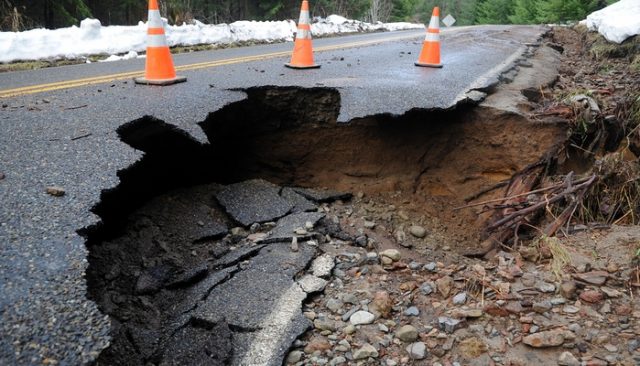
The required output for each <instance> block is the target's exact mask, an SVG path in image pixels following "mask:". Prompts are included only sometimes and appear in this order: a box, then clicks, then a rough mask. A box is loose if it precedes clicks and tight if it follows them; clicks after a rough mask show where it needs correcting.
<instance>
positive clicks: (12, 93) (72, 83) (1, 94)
mask: <svg viewBox="0 0 640 366" xmlns="http://www.w3.org/2000/svg"><path fill="white" fill-rule="evenodd" d="M418 36H419V35H411V36H409V35H402V36H396V37H388V38H382V39H376V40H370V41H361V42H351V43H345V44H340V45H334V46H324V47H318V48H316V49H315V51H316V52H325V51H333V50H339V49H345V48H353V47H362V46H369V45H373V44H377V43H383V42H391V41H400V40H405V39H412V38H417V37H418ZM290 54H291V52H290V51H282V52H272V53H265V54H261V55H255V56H245V57H237V58H230V59H224V60H217V61H208V62H200V63H195V64H189V65H182V66H177V67H176V71H190V70H199V69H204V68H209V67H216V66H223V65H232V64H238V63H243V62H251V61H261V60H268V59H273V58H277V57H284V56H288V55H290ZM143 74H144V71H133V72H124V73H119V74H111V75H103V76H96V77H91V78H84V79H76V80H65V81H59V82H54V83H48V84H38V85H30V86H24V87H20V88H14V89H6V90H0V98H10V97H16V96H20V95H28V94H36V93H43V92H48V91H55V90H61V89H70V88H77V87H82V86H87V85H95V84H102V83H108V82H112V81H118V80H124V79H130V78H133V77H138V76H143Z"/></svg>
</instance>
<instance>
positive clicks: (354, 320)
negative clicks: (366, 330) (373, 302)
mask: <svg viewBox="0 0 640 366" xmlns="http://www.w3.org/2000/svg"><path fill="white" fill-rule="evenodd" d="M375 318H376V317H375V315H373V314H371V313H370V312H368V311H363V310H360V311H356V312H355V313H354V314H353V315H351V318H349V321H350V322H351V324H353V325H361V324H371V323H373V320H374V319H375Z"/></svg>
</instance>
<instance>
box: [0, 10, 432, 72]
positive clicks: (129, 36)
mask: <svg viewBox="0 0 640 366" xmlns="http://www.w3.org/2000/svg"><path fill="white" fill-rule="evenodd" d="M421 28H424V25H422V24H413V23H380V22H378V23H375V24H371V23H365V22H361V21H357V20H350V19H346V18H344V17H341V16H338V15H330V16H328V17H327V18H326V19H322V18H315V19H314V22H313V24H312V25H311V31H312V33H313V35H314V36H327V35H334V34H344V33H357V32H373V31H397V30H406V29H421ZM165 31H166V34H167V41H168V43H169V46H172V47H173V46H193V45H198V44H214V45H229V44H238V43H243V42H261V43H272V42H283V41H293V38H294V35H295V32H296V23H295V22H294V21H293V20H283V21H270V22H258V21H247V20H242V21H237V22H234V23H231V24H204V23H202V22H199V21H197V20H196V21H194V22H193V23H192V24H182V25H177V26H176V25H167V24H166V20H165ZM146 35H147V25H146V23H144V22H139V23H138V24H137V25H134V26H102V24H101V23H100V21H99V20H97V19H85V20H83V21H82V22H80V27H77V26H72V27H68V28H60V29H52V30H49V29H33V30H29V31H25V32H0V50H1V52H0V62H12V61H18V60H24V61H27V60H39V59H60V58H67V59H75V58H79V57H85V56H89V55H100V54H104V55H111V56H109V57H108V58H106V60H104V61H116V60H124V59H131V58H135V57H139V56H138V55H137V53H138V52H144V51H145V49H146V40H147V37H146ZM134 54H135V55H134ZM118 55H120V56H118ZM122 55H124V56H122Z"/></svg>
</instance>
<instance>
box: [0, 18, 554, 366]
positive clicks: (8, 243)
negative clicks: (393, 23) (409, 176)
mask: <svg viewBox="0 0 640 366" xmlns="http://www.w3.org/2000/svg"><path fill="white" fill-rule="evenodd" d="M543 32H544V28H541V27H497V26H486V27H473V28H460V29H453V30H447V31H445V32H444V34H443V37H442V40H443V46H442V48H443V63H444V65H445V66H444V68H443V69H425V68H417V67H414V66H413V62H414V61H415V59H416V58H417V55H418V53H419V51H420V48H421V43H422V37H423V33H422V32H394V33H378V34H367V35H358V36H348V37H341V38H330V39H321V40H316V41H315V45H316V49H317V51H318V52H317V54H316V59H317V62H318V63H320V64H322V68H321V69H319V70H307V71H298V70H289V69H285V68H284V67H282V64H283V63H284V62H285V61H286V59H287V54H288V52H289V50H290V49H291V44H276V45H266V46H256V47H248V48H236V49H226V50H220V51H211V52H199V53H193V54H183V55H177V56H175V62H176V64H177V65H179V66H178V68H179V73H180V74H183V75H185V76H187V77H188V78H189V81H188V82H187V83H184V84H179V85H174V86H171V87H167V88H157V87H141V86H135V85H134V84H133V83H132V82H131V81H130V79H131V78H132V77H133V76H134V74H136V73H138V70H141V69H142V65H143V61H141V60H132V61H122V62H117V63H109V64H91V65H78V66H69V67H60V68H55V69H44V70H38V71H32V72H16V73H8V74H2V75H0V126H1V130H0V173H2V174H4V175H6V178H4V179H2V180H0V294H2V295H1V296H0V314H1V316H2V320H1V321H0V323H1V324H0V364H39V363H42V362H43V360H47V359H49V361H51V360H56V361H58V362H60V363H62V364H78V363H83V362H90V361H91V360H92V359H93V358H94V357H95V356H96V355H97V354H98V353H99V352H100V351H101V350H102V348H104V346H105V345H106V343H107V340H108V337H107V334H108V331H109V322H108V320H107V319H106V317H105V316H104V315H103V314H101V313H100V312H99V311H98V309H97V308H96V306H95V304H94V303H93V302H91V301H88V300H87V299H86V296H85V294H86V284H85V280H84V277H83V275H84V271H85V268H86V265H87V262H86V248H85V246H84V240H83V239H82V238H81V237H80V236H79V235H78V234H77V233H76V232H77V230H79V229H81V228H85V227H88V226H90V225H94V224H96V223H98V222H99V218H98V217H97V216H95V215H93V214H92V213H91V211H90V209H91V207H92V206H94V205H95V204H96V203H97V202H99V200H100V194H101V192H102V190H104V189H109V188H113V187H115V186H117V185H118V183H119V178H118V176H117V172H118V171H120V170H122V169H124V168H126V167H128V166H130V165H131V164H133V163H134V162H136V161H137V160H138V159H140V157H141V156H142V153H141V152H140V151H137V150H134V149H132V148H131V147H130V146H128V145H126V144H124V143H123V142H121V141H120V140H119V138H118V136H117V134H116V133H115V129H116V128H117V127H119V126H121V125H122V124H124V123H126V122H129V121H132V120H134V119H137V118H139V117H141V116H143V115H153V116H155V117H157V118H159V119H162V120H164V121H166V122H167V123H170V124H172V125H175V126H177V127H179V128H181V129H183V130H184V131H187V132H188V133H189V134H191V135H192V136H193V137H194V138H196V139H197V140H199V141H202V142H206V137H205V135H204V134H203V132H202V131H201V129H200V128H199V127H198V126H197V122H200V121H202V120H204V119H205V118H206V116H207V114H208V113H210V112H213V111H216V110H218V109H220V108H221V107H223V106H225V105H227V104H229V103H231V102H234V101H238V100H242V99H243V98H244V97H245V94H244V93H243V92H242V91H239V90H237V89H241V88H246V87H251V86H260V85H278V86H301V87H318V86H325V87H331V88H336V89H337V90H338V91H339V93H340V97H341V106H340V116H339V120H340V121H349V120H352V119H353V118H357V117H364V116H370V115H375V114H402V113H405V112H406V111H409V110H411V109H415V108H420V109H437V108H441V109H444V108H451V107H453V106H455V105H456V104H457V103H458V102H460V101H463V100H465V98H466V95H467V92H469V91H470V90H472V89H483V88H486V87H488V86H489V85H492V84H494V83H496V82H497V80H498V76H499V74H500V73H501V72H502V71H504V70H506V69H508V68H510V67H512V66H513V64H514V62H515V61H516V60H517V59H518V58H519V57H520V56H521V54H522V52H523V51H524V49H525V46H524V45H525V44H527V43H535V42H536V41H537V40H538V39H539V37H540V36H541V34H542V33H543ZM43 84H48V85H43ZM231 89H234V90H231ZM51 185H57V186H61V187H63V188H65V190H66V195H65V196H64V197H52V196H50V195H47V194H46V193H45V187H47V186H51Z"/></svg>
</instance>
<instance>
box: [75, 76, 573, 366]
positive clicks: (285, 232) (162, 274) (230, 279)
mask: <svg viewBox="0 0 640 366" xmlns="http://www.w3.org/2000/svg"><path fill="white" fill-rule="evenodd" d="M245 92H246V94H247V97H246V98H245V99H244V100H242V101H239V102H235V103H232V104H230V105H228V106H226V107H224V108H222V109H220V110H218V111H215V112H212V113H210V114H209V116H208V117H207V119H206V120H204V121H202V122H201V123H200V127H201V128H202V129H203V131H204V132H205V134H206V136H207V138H208V140H209V143H207V144H202V143H200V142H198V141H196V140H194V139H193V138H191V137H190V136H189V135H188V134H186V133H185V132H183V131H181V130H179V129H177V128H176V127H174V126H172V125H171V124H170V121H166V122H165V121H160V120H158V119H155V118H153V117H151V116H147V117H143V118H141V119H138V120H135V121H132V122H130V123H127V124H125V125H123V126H121V127H120V128H119V129H118V134H119V136H120V138H121V139H122V141H124V142H125V143H127V144H129V145H130V146H131V147H133V148H135V149H138V150H141V151H143V152H144V156H143V157H142V159H141V160H139V161H138V162H136V163H135V164H134V165H132V166H130V167H129V168H127V169H125V170H123V171H121V172H119V177H120V181H121V183H120V184H119V185H118V186H117V187H115V188H113V189H111V190H108V191H104V192H103V194H102V197H101V201H100V203H99V204H98V205H96V206H95V207H94V209H93V211H94V212H95V213H96V214H97V215H99V216H100V217H101V219H102V222H101V224H100V225H97V226H95V227H91V228H87V229H85V230H83V231H82V234H83V235H84V236H85V237H86V238H87V247H88V249H89V268H88V271H87V283H88V293H89V297H90V298H91V299H92V300H93V301H95V302H96V303H97V304H98V305H99V307H100V309H101V311H102V312H104V313H105V314H108V315H109V317H110V319H111V323H112V327H111V338H112V339H111V344H110V346H109V347H108V348H106V349H105V350H104V351H103V352H102V353H101V355H100V357H99V358H98V360H97V361H96V364H97V365H140V364H145V365H178V364H207V365H246V364H251V363H254V364H282V362H283V359H284V357H285V355H286V352H287V350H288V349H289V347H290V346H291V344H292V343H293V342H294V341H295V339H296V338H297V337H299V336H300V335H301V334H303V333H304V331H305V330H306V329H307V328H308V327H309V321H308V320H306V319H305V318H304V317H303V316H302V314H301V310H300V308H301V304H302V303H304V302H305V301H306V298H307V296H313V294H314V293H316V292H317V291H318V287H317V286H316V285H317V284H318V283H322V281H327V280H329V279H330V276H331V274H330V272H329V273H326V272H322V271H320V270H319V269H318V268H316V267H321V263H320V264H318V263H319V262H318V259H319V258H322V252H323V250H322V245H325V244H327V243H332V244H336V243H337V244H336V245H360V244H362V243H358V240H359V235H358V233H354V232H353V231H352V230H350V229H349V227H348V225H344V222H343V221H341V219H340V218H339V217H338V216H337V215H335V214H334V211H333V210H335V209H336V207H339V208H340V209H342V210H344V209H345V207H347V209H348V207H349V205H350V204H351V202H352V201H362V200H376V199H384V200H385V202H389V203H390V204H391V205H393V206H394V207H403V208H404V209H405V210H407V211H408V212H411V213H414V214H416V215H419V216H420V217H422V218H424V220H423V221H422V224H424V225H425V226H427V227H428V229H429V230H430V231H433V232H435V231H437V232H438V233H439V234H438V235H439V236H438V237H439V238H440V240H446V241H447V243H450V245H451V247H452V248H453V250H459V251H464V250H465V249H468V248H473V247H474V246H477V245H478V243H479V242H480V241H481V240H482V237H481V236H482V230H481V229H482V225H483V224H484V223H485V220H486V217H483V216H482V215H478V214H475V213H474V212H473V211H469V210H467V211H465V210H462V211H454V210H452V208H454V207H458V206H461V205H464V204H465V203H466V202H468V201H469V200H470V199H471V198H473V197H476V196H477V194H478V192H488V191H491V189H492V187H497V186H499V185H500V184H501V183H503V182H505V181H508V180H509V179H510V178H511V177H512V176H513V175H514V174H515V173H516V172H518V171H521V170H522V169H524V168H525V167H527V166H528V165H530V164H533V163H535V162H537V161H539V160H540V158H541V157H542V156H544V155H545V154H546V153H547V152H549V151H552V150H553V149H554V148H555V147H556V146H558V145H559V144H561V143H562V142H563V141H564V139H565V138H566V131H565V127H564V126H561V125H558V124H545V123H535V122H531V121H529V120H527V119H526V118H524V117H522V116H520V115H516V114H510V113H505V112H503V111H498V110H495V109H491V108H483V107H474V106H460V107H458V108H456V109H454V110H448V111H442V110H434V111H432V110H411V111H408V112H407V113H405V114H404V115H402V116H392V115H374V116H370V117H366V118H361V119H357V120H353V121H350V122H349V123H337V117H338V113H339V110H340V94H339V92H338V91H337V90H335V89H329V88H314V89H301V88H295V87H261V88H251V89H247V90H245ZM368 215H370V216H371V217H374V218H375V219H376V221H378V222H383V223H384V224H385V227H386V228H387V231H388V232H389V240H394V235H393V232H394V231H397V230H398V225H397V224H398V223H397V221H395V220H396V219H395V216H393V215H387V214H380V215H378V213H376V212H370V213H368ZM377 215H378V216H377ZM294 237H295V239H293V238H294ZM294 242H295V243H294ZM367 244H368V243H367V242H366V241H365V243H364V244H363V245H364V246H366V245H367ZM369 244H370V243H369ZM337 266H340V263H337ZM316 270H317V271H316ZM318 271H319V272H318ZM275 310H278V311H275ZM274 314H275V315H274ZM283 317H284V318H283Z"/></svg>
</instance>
